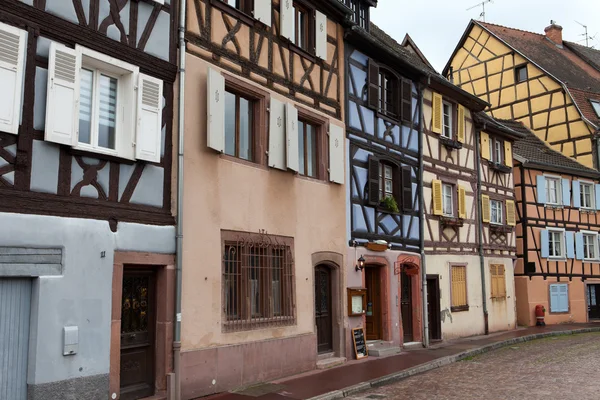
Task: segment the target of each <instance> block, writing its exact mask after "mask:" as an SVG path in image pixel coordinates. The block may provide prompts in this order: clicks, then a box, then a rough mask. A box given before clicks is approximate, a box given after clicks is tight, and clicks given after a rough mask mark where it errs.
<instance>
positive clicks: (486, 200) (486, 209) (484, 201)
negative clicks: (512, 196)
mask: <svg viewBox="0 0 600 400" xmlns="http://www.w3.org/2000/svg"><path fill="white" fill-rule="evenodd" d="M481 218H482V221H483V222H490V196H487V195H485V194H482V195H481Z"/></svg>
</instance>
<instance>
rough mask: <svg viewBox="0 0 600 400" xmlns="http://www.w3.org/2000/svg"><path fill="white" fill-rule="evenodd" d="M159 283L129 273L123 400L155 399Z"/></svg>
mask: <svg viewBox="0 0 600 400" xmlns="http://www.w3.org/2000/svg"><path fill="white" fill-rule="evenodd" d="M154 288H155V281H154V274H153V272H152V271H136V270H127V269H126V270H125V271H124V272H123V297H122V303H121V397H120V399H121V400H130V399H140V398H143V397H148V396H152V395H154V347H155V342H154V341H155V339H154V338H155V326H156V324H155V307H156V302H155V289H154Z"/></svg>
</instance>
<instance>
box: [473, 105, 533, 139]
mask: <svg viewBox="0 0 600 400" xmlns="http://www.w3.org/2000/svg"><path fill="white" fill-rule="evenodd" d="M475 122H477V123H478V124H481V125H485V128H484V129H492V130H494V131H496V132H498V133H500V134H502V135H505V136H509V137H511V138H512V139H522V138H524V137H525V136H526V135H527V132H525V131H523V129H522V128H524V127H523V124H521V123H520V122H515V121H513V120H508V119H498V118H494V117H492V116H491V115H489V114H487V113H485V112H483V111H480V112H478V113H476V114H475Z"/></svg>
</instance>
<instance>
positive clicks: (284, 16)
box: [279, 0, 295, 40]
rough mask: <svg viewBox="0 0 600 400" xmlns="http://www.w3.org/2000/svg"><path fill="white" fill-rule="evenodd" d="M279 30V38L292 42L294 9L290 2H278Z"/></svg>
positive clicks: (286, 0)
mask: <svg viewBox="0 0 600 400" xmlns="http://www.w3.org/2000/svg"><path fill="white" fill-rule="evenodd" d="M279 18H280V22H279V29H280V31H281V32H280V33H281V36H283V37H285V38H288V39H289V40H292V39H293V38H294V27H295V24H294V8H293V7H292V0H280V1H279Z"/></svg>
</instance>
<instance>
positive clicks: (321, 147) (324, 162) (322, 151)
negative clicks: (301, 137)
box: [296, 106, 329, 181]
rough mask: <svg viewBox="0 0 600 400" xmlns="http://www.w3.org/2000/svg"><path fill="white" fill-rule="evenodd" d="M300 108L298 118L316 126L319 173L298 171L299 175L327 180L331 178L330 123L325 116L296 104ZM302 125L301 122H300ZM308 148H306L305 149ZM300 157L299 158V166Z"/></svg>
mask: <svg viewBox="0 0 600 400" xmlns="http://www.w3.org/2000/svg"><path fill="white" fill-rule="evenodd" d="M296 109H297V110H298V120H299V121H300V120H302V121H304V122H307V123H309V124H311V125H312V126H313V127H314V128H315V138H316V143H317V153H316V154H317V160H316V161H317V163H316V167H317V173H316V176H312V177H311V176H307V175H304V174H301V173H300V171H298V176H300V177H302V178H306V179H317V180H321V181H327V180H328V179H329V177H328V174H327V171H328V165H329V140H328V135H327V133H328V130H327V129H328V124H329V121H328V120H326V119H325V118H323V117H321V116H319V115H317V114H315V113H313V112H310V111H309V110H307V109H305V108H302V107H298V106H296ZM298 126H300V124H298ZM305 150H306V149H305ZM298 151H300V143H298ZM299 165H300V159H298V166H299Z"/></svg>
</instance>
